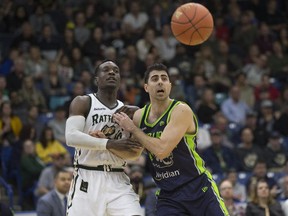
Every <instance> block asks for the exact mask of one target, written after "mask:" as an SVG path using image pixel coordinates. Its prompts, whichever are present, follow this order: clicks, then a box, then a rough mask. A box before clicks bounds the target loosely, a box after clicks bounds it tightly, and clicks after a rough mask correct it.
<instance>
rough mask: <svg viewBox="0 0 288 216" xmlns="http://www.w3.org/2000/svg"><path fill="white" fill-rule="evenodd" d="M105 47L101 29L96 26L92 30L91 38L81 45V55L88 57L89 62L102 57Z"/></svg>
mask: <svg viewBox="0 0 288 216" xmlns="http://www.w3.org/2000/svg"><path fill="white" fill-rule="evenodd" d="M105 48H106V42H105V40H104V35H103V29H102V28H101V27H100V26H97V27H95V28H94V30H93V34H92V36H91V38H90V39H89V40H88V41H87V42H86V43H85V44H84V46H83V55H84V56H86V57H88V58H89V59H90V61H91V62H95V61H96V59H102V58H103V57H104V52H105Z"/></svg>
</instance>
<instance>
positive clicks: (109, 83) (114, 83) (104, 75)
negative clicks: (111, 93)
mask: <svg viewBox="0 0 288 216" xmlns="http://www.w3.org/2000/svg"><path fill="white" fill-rule="evenodd" d="M96 84H97V86H98V88H99V89H101V88H107V87H112V88H117V89H118V88H119V86H120V70H119V67H118V66H117V65H116V64H115V63H114V62H111V61H108V62H105V63H103V64H101V65H100V67H99V71H98V74H97V76H96Z"/></svg>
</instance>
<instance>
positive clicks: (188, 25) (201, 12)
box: [171, 3, 214, 46]
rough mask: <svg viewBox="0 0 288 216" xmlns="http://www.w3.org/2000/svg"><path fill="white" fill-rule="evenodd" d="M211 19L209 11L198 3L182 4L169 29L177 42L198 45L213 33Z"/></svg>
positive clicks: (173, 16)
mask: <svg viewBox="0 0 288 216" xmlns="http://www.w3.org/2000/svg"><path fill="white" fill-rule="evenodd" d="M213 26H214V24H213V17H212V15H211V13H210V12H209V10H208V9H207V8H206V7H204V6H203V5H201V4H198V3H187V4H183V5H181V6H180V7H178V8H177V9H176V11H175V12H174V13H173V15H172V19H171V29H172V32H173V35H174V36H175V37H176V39H177V40H178V41H180V42H181V43H183V44H186V45H191V46H193V45H198V44H201V43H203V42H204V41H206V40H207V39H208V38H209V36H210V35H211V33H212V31H213Z"/></svg>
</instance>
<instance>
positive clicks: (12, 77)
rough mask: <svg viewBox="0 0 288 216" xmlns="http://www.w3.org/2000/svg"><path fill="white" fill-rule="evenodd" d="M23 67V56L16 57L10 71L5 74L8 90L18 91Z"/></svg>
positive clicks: (22, 75) (20, 85)
mask: <svg viewBox="0 0 288 216" xmlns="http://www.w3.org/2000/svg"><path fill="white" fill-rule="evenodd" d="M24 69H25V62H24V59H23V57H18V58H16V59H15V61H14V67H13V69H12V70H11V72H10V73H9V74H8V75H7V76H6V78H7V89H8V91H10V92H11V91H18V90H20V89H21V87H22V82H23V78H24V76H25V74H24Z"/></svg>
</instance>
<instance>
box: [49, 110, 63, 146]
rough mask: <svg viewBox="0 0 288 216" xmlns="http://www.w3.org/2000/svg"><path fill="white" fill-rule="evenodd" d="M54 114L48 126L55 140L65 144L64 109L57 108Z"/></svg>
mask: <svg viewBox="0 0 288 216" xmlns="http://www.w3.org/2000/svg"><path fill="white" fill-rule="evenodd" d="M54 113H55V114H54V118H53V119H51V120H49V121H48V126H49V127H50V128H51V129H52V130H53V134H54V136H55V139H56V140H58V141H60V142H61V143H62V144H65V143H66V140H65V126H66V115H67V113H66V110H65V108H64V107H62V106H58V107H57V108H56V109H55V112H54Z"/></svg>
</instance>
